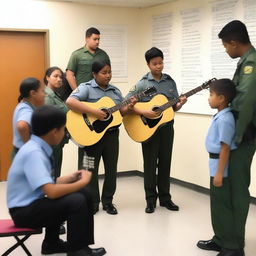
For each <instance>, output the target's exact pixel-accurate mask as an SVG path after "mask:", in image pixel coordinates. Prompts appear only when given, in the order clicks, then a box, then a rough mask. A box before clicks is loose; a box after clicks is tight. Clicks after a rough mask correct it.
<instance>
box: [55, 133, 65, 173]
mask: <svg viewBox="0 0 256 256" xmlns="http://www.w3.org/2000/svg"><path fill="white" fill-rule="evenodd" d="M68 141H69V137H68V135H67V134H65V136H64V138H63V139H62V141H61V142H60V143H59V144H58V145H55V146H52V149H53V152H52V154H53V158H54V173H53V177H54V178H58V177H60V174H61V165H62V156H63V147H64V146H65V144H66V143H68Z"/></svg>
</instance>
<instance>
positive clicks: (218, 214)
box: [211, 141, 256, 249]
mask: <svg viewBox="0 0 256 256" xmlns="http://www.w3.org/2000/svg"><path fill="white" fill-rule="evenodd" d="M255 149H256V143H255V142H254V141H243V142H242V143H241V144H240V145H239V146H238V148H237V149H235V150H232V151H231V155H230V161H229V174H228V179H227V182H225V184H224V187H223V188H222V189H220V191H219V193H218V195H217V196H218V197H219V198H220V197H221V196H222V197H223V200H225V201H226V203H225V208H223V207H221V206H220V204H218V203H216V200H213V202H212V204H211V208H212V224H213V227H214V232H215V236H214V237H213V240H214V241H215V242H216V243H217V244H218V245H220V246H221V247H223V248H226V249H240V248H244V238H245V224H246V219H247V215H248V210H249V204H250V193H249V186H250V168H251V163H252V159H253V155H254V153H255ZM214 190H215V191H216V190H218V188H214ZM221 191H222V192H221ZM221 193H222V195H221ZM220 199H221V198H220Z"/></svg>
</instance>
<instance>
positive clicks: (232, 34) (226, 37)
mask: <svg viewBox="0 0 256 256" xmlns="http://www.w3.org/2000/svg"><path fill="white" fill-rule="evenodd" d="M218 36H219V38H220V39H222V40H223V41H224V42H227V43H229V42H231V41H237V42H240V43H242V44H248V43H251V42H250V38H249V34H248V31H247V28H246V26H245V24H244V23H243V22H241V21H240V20H233V21H231V22H229V23H228V24H226V25H225V26H224V27H223V28H222V30H221V31H220V33H219V34H218Z"/></svg>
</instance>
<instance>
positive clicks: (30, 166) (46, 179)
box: [24, 151, 54, 190]
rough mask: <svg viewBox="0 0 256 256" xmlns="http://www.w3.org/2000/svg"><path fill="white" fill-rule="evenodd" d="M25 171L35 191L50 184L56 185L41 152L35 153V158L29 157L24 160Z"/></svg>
mask: <svg viewBox="0 0 256 256" xmlns="http://www.w3.org/2000/svg"><path fill="white" fill-rule="evenodd" d="M24 170H25V175H26V178H27V180H28V182H29V184H30V186H31V188H32V189H33V190H36V189H38V188H39V187H41V186H43V185H45V184H48V183H54V181H53V179H52V177H51V174H50V173H51V171H50V170H49V166H48V167H47V164H46V162H45V160H44V159H43V156H42V153H41V152H40V151H33V157H31V155H28V156H27V157H26V158H25V159H24Z"/></svg>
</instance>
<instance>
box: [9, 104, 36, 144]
mask: <svg viewBox="0 0 256 256" xmlns="http://www.w3.org/2000/svg"><path fill="white" fill-rule="evenodd" d="M33 111H34V109H33V107H32V105H30V104H29V103H27V102H20V103H19V104H18V105H17V106H16V108H15V110H14V114H13V119H12V127H13V146H15V147H16V148H21V146H23V145H24V141H23V140H22V139H21V136H20V134H19V132H18V129H17V127H16V126H17V123H18V122H19V121H24V122H26V123H28V125H29V126H31V117H32V114H33Z"/></svg>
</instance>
